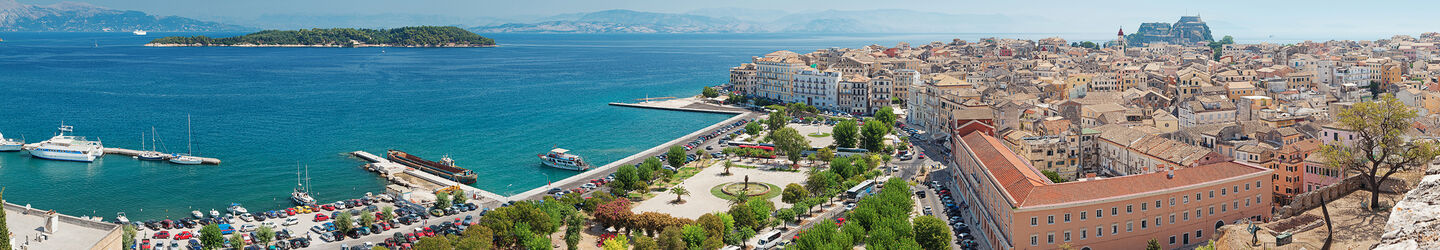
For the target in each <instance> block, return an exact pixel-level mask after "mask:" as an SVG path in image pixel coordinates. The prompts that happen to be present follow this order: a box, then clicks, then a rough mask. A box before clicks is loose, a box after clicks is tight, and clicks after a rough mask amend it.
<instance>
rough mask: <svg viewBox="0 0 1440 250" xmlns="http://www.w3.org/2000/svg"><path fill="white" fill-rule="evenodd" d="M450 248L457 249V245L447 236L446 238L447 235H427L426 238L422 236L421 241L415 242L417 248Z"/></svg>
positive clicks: (416, 249) (423, 249) (417, 249)
mask: <svg viewBox="0 0 1440 250" xmlns="http://www.w3.org/2000/svg"><path fill="white" fill-rule="evenodd" d="M450 249H455V246H453V245H450V239H447V238H445V237H425V238H420V242H417V243H415V250H450Z"/></svg>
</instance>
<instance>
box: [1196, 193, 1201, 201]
mask: <svg viewBox="0 0 1440 250" xmlns="http://www.w3.org/2000/svg"><path fill="white" fill-rule="evenodd" d="M1195 201H1200V193H1195Z"/></svg>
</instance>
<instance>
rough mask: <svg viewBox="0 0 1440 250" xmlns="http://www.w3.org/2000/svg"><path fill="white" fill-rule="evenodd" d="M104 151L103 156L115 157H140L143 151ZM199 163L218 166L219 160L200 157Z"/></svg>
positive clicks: (108, 149)
mask: <svg viewBox="0 0 1440 250" xmlns="http://www.w3.org/2000/svg"><path fill="white" fill-rule="evenodd" d="M104 151H105V154H107V155H109V154H116V155H125V156H136V155H140V152H143V151H140V150H134V149H123V148H105V149H104ZM196 157H199V156H196ZM200 161H201V163H202V164H210V165H220V159H215V158H210V157H200Z"/></svg>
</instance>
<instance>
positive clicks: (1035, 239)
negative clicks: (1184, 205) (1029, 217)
mask: <svg viewBox="0 0 1440 250" xmlns="http://www.w3.org/2000/svg"><path fill="white" fill-rule="evenodd" d="M1170 244H1175V237H1174V236H1171V237H1170ZM1030 245H1031V246H1038V245H1040V236H1039V235H1034V234H1031V235H1030Z"/></svg>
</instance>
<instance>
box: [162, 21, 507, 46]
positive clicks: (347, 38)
mask: <svg viewBox="0 0 1440 250" xmlns="http://www.w3.org/2000/svg"><path fill="white" fill-rule="evenodd" d="M145 46H150V47H206V46H227V47H495V46H496V45H495V40H494V39H490V38H486V37H483V36H480V35H477V34H475V33H474V32H470V31H467V30H465V29H461V28H458V27H453V26H418V27H401V28H394V29H353V28H334V29H302V30H265V31H260V32H255V33H250V34H247V35H243V36H236V37H223V38H213V37H207V36H189V37H184V36H171V37H162V38H159V39H155V40H152V41H150V43H146V44H145Z"/></svg>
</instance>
